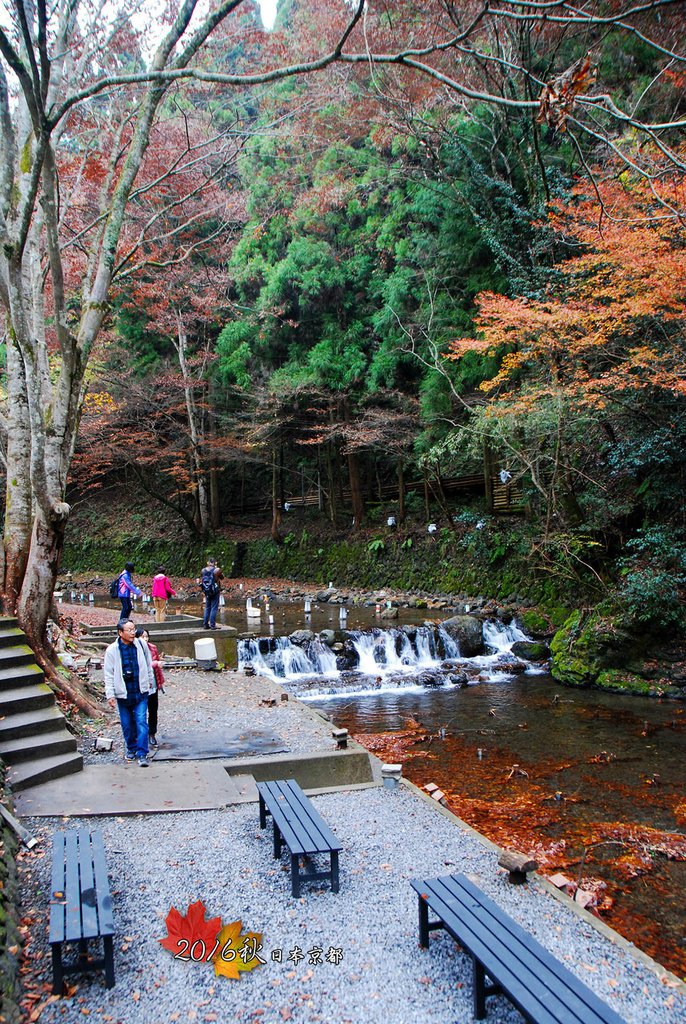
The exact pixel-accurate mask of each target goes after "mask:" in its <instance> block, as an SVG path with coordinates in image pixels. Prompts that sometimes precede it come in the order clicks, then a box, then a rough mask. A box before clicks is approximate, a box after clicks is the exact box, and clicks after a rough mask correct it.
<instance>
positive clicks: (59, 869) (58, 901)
mask: <svg viewBox="0 0 686 1024" xmlns="http://www.w3.org/2000/svg"><path fill="white" fill-rule="evenodd" d="M51 884H52V892H51V894H50V942H64V932H65V923H66V912H65V903H66V899H67V894H66V886H67V883H66V879H65V877H64V832H56V833H55V835H54V837H53V840H52V883H51ZM56 893H61V896H56V895H55V894H56Z"/></svg>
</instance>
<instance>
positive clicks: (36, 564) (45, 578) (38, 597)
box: [17, 503, 69, 648]
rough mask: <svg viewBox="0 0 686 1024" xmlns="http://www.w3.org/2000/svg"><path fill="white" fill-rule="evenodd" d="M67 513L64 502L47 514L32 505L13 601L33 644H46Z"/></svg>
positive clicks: (19, 618) (22, 626) (42, 645)
mask: <svg viewBox="0 0 686 1024" xmlns="http://www.w3.org/2000/svg"><path fill="white" fill-rule="evenodd" d="M68 515H69V506H68V505H67V504H66V503H61V504H58V505H56V507H55V509H54V511H53V515H52V517H50V518H48V517H46V515H45V513H44V511H43V509H42V508H41V507H40V506H38V507H37V508H36V514H35V517H34V521H33V532H32V534H31V547H30V549H29V557H28V561H27V564H26V572H25V574H24V582H23V585H22V588H21V594H20V596H19V602H18V604H17V618H18V620H19V624H20V625H21V628H22V629H23V630H24V632H25V633H26V635H27V637H28V638H29V640H30V641H31V644H32V645H33V646H34V648H38V647H44V646H45V644H46V635H45V626H46V623H47V621H48V618H49V616H50V606H51V605H52V595H53V592H54V590H55V581H56V580H57V572H58V570H59V564H60V558H61V556H62V547H63V544H64V529H65V526H66V522H67V517H68Z"/></svg>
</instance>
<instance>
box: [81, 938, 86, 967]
mask: <svg viewBox="0 0 686 1024" xmlns="http://www.w3.org/2000/svg"><path fill="white" fill-rule="evenodd" d="M79 963H80V964H85V963H88V943H87V942H86V940H85V939H79Z"/></svg>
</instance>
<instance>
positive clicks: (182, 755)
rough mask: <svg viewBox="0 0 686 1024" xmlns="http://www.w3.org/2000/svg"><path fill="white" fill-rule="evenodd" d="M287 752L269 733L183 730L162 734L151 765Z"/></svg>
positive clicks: (281, 742) (280, 740) (286, 748)
mask: <svg viewBox="0 0 686 1024" xmlns="http://www.w3.org/2000/svg"><path fill="white" fill-rule="evenodd" d="M287 750H288V747H287V745H286V744H285V742H284V741H283V740H282V739H281V737H280V736H277V734H276V733H275V732H272V730H271V729H244V730H243V731H239V730H238V729H222V730H221V731H215V732H208V731H207V730H203V731H197V732H192V731H190V730H186V731H184V732H179V733H169V732H165V733H164V737H163V738H162V739H161V740H160V745H159V747H158V748H157V754H156V755H155V762H156V763H158V762H160V761H180V760H197V759H200V758H209V757H224V758H226V757H246V756H250V755H252V754H281V753H284V752H286V751H287Z"/></svg>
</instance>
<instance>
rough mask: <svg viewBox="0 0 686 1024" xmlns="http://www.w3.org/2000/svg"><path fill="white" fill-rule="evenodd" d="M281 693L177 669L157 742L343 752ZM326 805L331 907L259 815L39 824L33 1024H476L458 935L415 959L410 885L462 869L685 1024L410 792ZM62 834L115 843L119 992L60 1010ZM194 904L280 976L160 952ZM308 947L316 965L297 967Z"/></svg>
mask: <svg viewBox="0 0 686 1024" xmlns="http://www.w3.org/2000/svg"><path fill="white" fill-rule="evenodd" d="M277 693H278V688H276V687H273V684H271V683H269V682H268V681H267V680H264V679H259V680H258V679H255V678H254V677H252V678H247V677H246V676H244V675H243V674H242V673H238V672H227V673H220V674H214V673H198V672H190V671H189V672H176V671H175V672H170V673H169V682H168V687H167V693H166V694H165V696H164V697H163V698H162V701H161V710H160V722H161V724H160V732H161V735H162V736H164V731H165V729H169V728H171V727H172V726H173V728H174V730H175V731H178V730H179V729H181V730H183V729H197V728H198V727H199V726H200V727H205V728H207V729H208V730H209V729H210V728H211V729H217V728H222V727H223V726H229V725H230V726H231V728H233V729H236V728H238V729H241V730H243V729H249V728H254V727H255V726H259V727H261V728H271V729H274V731H275V732H277V733H278V734H279V735H280V736H281V737H282V738H283V739H284V741H285V743H286V745H287V746H288V748H289V749H291V750H293V751H294V752H295V751H298V752H313V753H314V752H316V751H318V750H323V749H325V748H326V749H330V748H331V742H332V741H331V736H330V729H331V726H330V723H328V722H326V721H325V720H324V719H322V718H321V717H320V716H318V715H316V714H315V713H314V712H313V711H312V710H311V709H309V708H307V707H306V706H304V705H302V704H300V703H299V702H297V701H293V700H289V701H287V702H281V701H280V700H279V701H278V703H277V704H276V705H275V706H273V707H268V706H266V705H265V704H264V703H263V700H264V699H265V696H266V695H269V694H272V695H276V694H277ZM100 728H101V730H102V729H103V726H102V724H101V726H100ZM105 731H106V732H107V734H109V735H111V736H112V737H113V738H114V739H115V749H114V750H113V752H112V754H111V755H110V754H107V755H100V754H98V755H95V754H93V753H89V758H91V759H98V758H100V757H101V756H106V757H112V758H113V759H116V758H119V762H120V763H121V755H122V752H121V744H120V741H119V736H118V726H117V723H116V719H115V718H114V717H112V718H111V719H108V720H107V722H106V724H105ZM84 743H85V744H86V745H88V744H89V738H85V739H84ZM129 774H130V775H131V782H132V784H133V785H135V784H137V780H138V779H142V773H141V771H140V769H138V767H137V766H133V767H131V769H130V772H129ZM141 784H142V782H141ZM314 802H315V804H316V806H317V808H318V809H319V810H320V812H321V813H322V814H323V816H324V817H325V818H326V820H327V821H328V822H329V823H330V824H331V825H332V826H333V827H334V829H335V831H336V833H337V835H338V837H339V838H340V840H341V842H342V843H343V848H344V851H343V854H342V857H341V891H340V893H339V894H337V895H335V894H333V893H331V892H330V891H328V890H327V889H326V888H325V887H319V886H311V887H307V889H306V890H305V895H304V896H303V897H302V898H301V899H300V900H293V899H292V898H291V897H290V882H289V876H288V873H287V872H286V871H285V870H284V868H283V867H282V866H281V865H280V864H277V862H275V861H274V860H273V859H272V855H271V842H270V839H269V836H268V834H267V833H266V832H263V831H261V830H260V829H259V827H258V816H257V807H256V806H255V805H254V804H243V805H240V806H235V807H229V808H227V809H226V810H218V811H203V812H199V811H193V812H188V813H184V814H180V813H164V814H156V815H134V816H126V817H125V816H118V817H105V818H98V819H97V821H93V820H90V819H82V820H78V819H77V820H73V819H72V820H71V821H70V822H68V823H66V822H65V821H64V820H62V819H61V818H59V819H58V818H48V819H46V818H40V819H38V818H36V819H29V820H28V821H27V820H25V821H24V823H25V824H28V825H29V826H30V827H31V828H32V830H33V831H34V833H35V834H36V835H37V836H38V837H39V839H40V846H39V847H38V848H37V851H38V852H34V853H28V852H23V853H22V854H21V855H20V859H19V875H20V881H21V888H22V899H23V907H22V915H23V918H24V927H25V932H26V936H27V940H28V945H27V947H26V953H25V962H24V965H23V968H24V974H23V977H24V1002H23V1008H24V1012H25V1019H26V1020H29V1021H32V1020H40V1022H41V1024H52V1022H57V1021H62V1022H67V1024H75V1022H76V1021H77V1020H78V1021H81V1020H82V1019H83V1016H92V1017H94V1018H95V1019H96V1020H108V1021H116V1022H122V1024H123V1022H126V1021H128V1020H130V1019H131V1017H132V1015H133V1014H134V1013H136V1014H137V1016H138V1018H139V1019H140V1020H142V1021H144V1022H145V1024H157V1022H159V1024H165V1022H167V1021H170V1022H171V1021H179V1020H207V1021H213V1020H224V1019H227V1018H229V1017H230V1018H231V1019H236V1020H240V1021H257V1020H260V1021H263V1022H265V1024H279V1022H281V1021H284V1020H291V1021H294V1022H295V1024H300V1022H310V1021H320V1020H337V1021H341V1022H349V1024H363V1022H369V1024H376V1022H379V1024H389V1022H390V1024H414V1022H415V1021H422V1022H424V1021H426V1020H428V1019H431V1020H434V1021H437V1022H439V1024H442V1022H443V1021H445V1022H446V1024H447V1022H448V1021H450V1022H453V1021H455V1020H458V1021H460V1022H467V1021H469V1020H471V969H470V965H469V963H468V961H467V958H466V957H465V956H464V955H463V954H461V953H460V952H458V951H457V950H456V947H455V945H454V943H453V942H452V940H450V939H449V937H447V936H446V935H444V934H435V935H432V939H431V944H430V948H429V950H428V951H420V950H418V948H417V924H416V900H415V896H414V893H413V892H412V890H411V888H410V885H409V881H410V880H411V879H412V878H415V877H433V876H436V875H440V874H445V873H448V872H450V871H466V872H468V873H470V874H473V875H474V876H475V877H476V878H477V880H478V884H479V885H480V886H481V887H482V888H483V889H484V891H486V892H487V893H488V894H489V895H490V896H491V897H492V898H493V899H495V900H496V901H497V902H498V903H500V904H501V905H502V906H503V907H504V909H506V910H507V912H508V913H510V914H511V915H512V916H513V917H514V918H515V919H516V920H518V921H519V922H520V923H521V924H522V925H523V926H524V927H525V928H526V929H527V930H528V931H530V932H532V934H534V935H535V936H536V938H537V939H538V940H539V941H540V942H542V943H543V945H545V946H546V947H547V948H549V949H550V950H551V951H552V952H553V953H554V954H555V955H556V956H558V958H559V959H560V960H561V961H562V962H563V963H564V964H565V965H566V966H568V967H569V968H570V969H571V970H572V971H575V972H576V973H578V974H579V976H580V977H582V978H583V980H584V981H585V983H586V984H588V985H589V986H590V987H591V988H593V989H594V991H596V992H597V993H598V994H599V995H600V996H601V998H603V999H604V1000H605V1001H607V1002H608V1003H609V1004H610V1005H612V1006H613V1007H614V1008H615V1009H616V1010H617V1012H619V1013H620V1014H621V1015H622V1016H623V1017H624V1018H625V1019H626V1021H627V1022H628V1024H644V1022H645V1021H650V1022H651V1024H677V1021H680V1020H681V1019H683V1015H684V1012H685V1011H686V998H685V996H684V990H683V987H681V986H680V985H679V983H678V982H676V980H675V979H673V978H672V977H671V976H669V975H667V974H663V975H662V978H661V977H660V976H659V975H658V974H657V973H656V972H655V971H654V970H653V969H652V968H651V967H650V965H649V964H648V962H647V961H646V960H645V958H643V957H641V956H640V955H637V954H636V953H635V951H632V950H631V949H630V948H628V947H627V945H626V944H625V943H621V942H620V943H615V942H613V941H611V940H610V939H609V938H608V937H607V935H605V934H602V933H601V932H600V931H598V930H597V929H596V928H595V927H594V925H593V924H592V923H591V922H590V920H588V919H586V918H585V917H584V916H580V915H579V914H577V913H576V912H574V911H573V910H572V909H571V908H570V907H569V906H568V905H566V904H565V903H564V902H562V901H561V900H559V899H557V898H555V897H554V896H553V895H551V894H550V893H549V892H548V891H547V889H546V888H545V886H544V885H543V884H541V883H540V882H538V881H536V880H534V881H532V883H531V884H529V885H527V886H522V887H513V886H510V885H509V884H508V883H507V881H506V876H505V874H504V872H502V871H499V870H498V868H497V854H496V852H495V850H494V849H493V848H492V847H491V846H490V844H487V843H484V842H483V841H481V840H480V839H479V838H478V837H477V836H476V835H475V833H474V832H473V831H472V830H471V829H468V828H465V827H461V826H460V824H459V822H458V821H457V819H455V818H454V817H453V816H452V815H450V814H448V813H446V812H444V811H443V810H442V809H439V808H437V807H436V805H435V804H434V803H433V802H431V801H429V800H428V798H425V797H423V796H422V795H420V794H419V793H418V792H417V791H416V790H414V788H413V787H411V786H404V787H402V788H401V789H400V790H398V791H395V792H391V791H388V790H386V789H383V788H371V789H369V788H368V789H363V790H352V791H340V792H332V793H327V794H323V795H318V796H316V797H314ZM65 824H68V825H77V824H86V825H88V826H89V827H93V826H97V827H102V829H103V832H104V836H105V848H106V851H107V858H108V865H109V870H110V876H111V882H112V890H113V899H114V915H115V925H116V928H117V942H116V943H115V966H116V977H117V981H116V986H115V988H114V989H113V990H110V991H108V990H106V989H105V988H104V985H103V982H102V979H101V977H100V976H97V975H96V976H92V977H84V978H81V977H78V978H77V979H76V985H75V987H73V990H72V991H71V995H70V997H69V998H68V999H62V1000H53V999H51V998H50V997H49V996H48V995H47V992H46V986H48V985H49V980H50V972H49V947H48V945H47V913H48V904H49V898H50V881H49V872H50V860H51V858H50V856H49V855H46V853H47V851H48V849H49V842H50V838H51V836H52V834H53V833H54V831H56V830H57V829H61V828H64V827H65ZM196 900H202V901H203V903H204V905H205V907H206V908H207V915H208V917H209V916H221V917H222V921H223V922H224V923H225V924H226V923H230V922H232V921H236V920H241V921H242V923H243V928H244V931H251V932H258V933H261V935H262V943H263V954H262V955H263V956H264V958H265V960H266V961H267V962H266V963H265V964H264V965H263V966H260V967H259V968H257V969H256V970H255V971H253V972H250V973H249V974H244V975H243V976H242V978H241V980H240V981H229V980H228V979H226V978H222V977H215V976H214V974H213V971H212V968H211V967H210V966H207V965H204V964H194V963H184V962H182V961H179V960H175V959H174V958H173V957H172V955H171V954H170V953H169V952H167V951H166V950H165V949H164V948H163V947H162V946H161V945H160V941H159V940H160V939H162V938H164V936H165V934H166V928H165V923H164V921H165V918H166V916H167V914H168V912H169V909H170V907H171V906H175V907H176V908H177V909H179V910H180V911H181V913H185V911H186V908H187V907H188V905H189V904H190V903H193V902H195V901H196ZM297 950H300V951H302V953H303V954H304V959H303V960H301V961H299V962H295V961H297V960H298V953H297ZM319 950H320V951H321V953H318V952H317V951H319ZM279 951H280V953H279ZM339 951H340V952H339ZM279 955H280V956H281V962H279V959H278V957H279ZM319 958H321V961H322V962H321V963H319V962H317V960H318V959H319ZM311 961H314V962H311ZM134 1007H135V1010H134ZM490 1016H491V1019H493V1020H498V1021H499V1022H501V1024H515V1022H518V1021H519V1020H520V1019H521V1018H520V1017H519V1015H518V1014H517V1013H516V1012H515V1011H514V1010H513V1009H512V1008H511V1007H510V1006H509V1004H508V1003H506V1002H505V1001H504V1000H502V999H501V998H498V999H497V1000H496V1001H495V1003H494V1004H493V1006H492V1008H491V1010H490Z"/></svg>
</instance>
